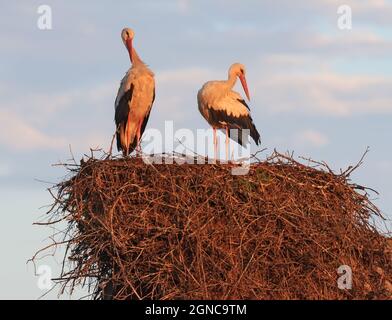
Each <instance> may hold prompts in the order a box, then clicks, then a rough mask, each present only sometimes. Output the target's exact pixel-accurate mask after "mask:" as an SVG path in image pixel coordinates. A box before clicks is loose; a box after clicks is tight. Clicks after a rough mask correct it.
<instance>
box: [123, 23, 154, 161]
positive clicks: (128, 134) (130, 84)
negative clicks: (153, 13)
mask: <svg viewBox="0 0 392 320" xmlns="http://www.w3.org/2000/svg"><path fill="white" fill-rule="evenodd" d="M121 38H122V40H123V42H124V45H125V47H126V48H127V50H128V52H129V57H130V59H131V63H132V67H131V68H130V69H129V70H128V72H127V73H126V74H125V76H124V78H123V79H122V80H121V85H120V88H119V90H118V93H117V98H116V102H115V122H116V128H117V134H116V138H117V149H118V151H121V150H122V152H123V155H124V156H127V155H129V154H130V153H131V152H132V151H133V150H134V149H135V148H137V150H138V151H140V139H141V136H142V135H143V132H144V129H145V128H146V125H147V121H148V118H149V116H150V112H151V108H152V105H153V103H154V100H155V80H154V73H153V72H152V71H151V70H150V69H149V68H148V67H147V66H146V65H145V64H144V62H143V61H142V60H141V59H140V58H139V56H138V54H137V53H136V51H135V49H134V47H133V45H132V41H133V38H134V32H133V30H131V29H129V28H125V29H124V30H122V32H121Z"/></svg>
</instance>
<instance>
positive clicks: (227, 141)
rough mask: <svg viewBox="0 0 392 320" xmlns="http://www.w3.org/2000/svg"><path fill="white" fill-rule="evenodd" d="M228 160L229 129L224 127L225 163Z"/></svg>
mask: <svg viewBox="0 0 392 320" xmlns="http://www.w3.org/2000/svg"><path fill="white" fill-rule="evenodd" d="M228 160H229V128H228V127H226V161H228Z"/></svg>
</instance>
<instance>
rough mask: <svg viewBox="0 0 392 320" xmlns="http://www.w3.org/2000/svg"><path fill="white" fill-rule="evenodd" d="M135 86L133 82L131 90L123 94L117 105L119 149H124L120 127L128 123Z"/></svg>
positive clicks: (115, 117) (116, 117)
mask: <svg viewBox="0 0 392 320" xmlns="http://www.w3.org/2000/svg"><path fill="white" fill-rule="evenodd" d="M133 88H134V85H133V84H131V87H130V88H129V90H128V91H126V92H125V93H124V94H123V96H122V97H121V98H120V101H119V103H118V105H117V106H116V110H115V115H114V121H115V123H116V128H117V134H116V140H117V150H118V151H121V150H122V147H121V139H120V132H119V127H120V125H121V124H122V123H126V122H127V121H128V114H129V111H130V110H129V107H130V104H131V100H132V95H133Z"/></svg>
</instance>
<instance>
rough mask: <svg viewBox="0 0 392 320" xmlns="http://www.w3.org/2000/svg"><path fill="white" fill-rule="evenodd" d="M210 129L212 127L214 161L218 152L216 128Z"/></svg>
mask: <svg viewBox="0 0 392 320" xmlns="http://www.w3.org/2000/svg"><path fill="white" fill-rule="evenodd" d="M212 129H213V131H214V159H215V161H216V159H217V153H218V140H217V138H216V128H215V127H213V128H212Z"/></svg>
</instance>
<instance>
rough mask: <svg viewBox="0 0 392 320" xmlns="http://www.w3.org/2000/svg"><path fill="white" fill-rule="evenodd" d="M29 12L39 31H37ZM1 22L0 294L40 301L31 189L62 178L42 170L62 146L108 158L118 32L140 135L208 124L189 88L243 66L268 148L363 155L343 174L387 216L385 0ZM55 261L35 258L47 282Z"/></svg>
mask: <svg viewBox="0 0 392 320" xmlns="http://www.w3.org/2000/svg"><path fill="white" fill-rule="evenodd" d="M42 4H46V5H49V6H50V7H51V9H52V14H53V21H52V22H53V29H52V30H40V29H39V28H38V27H37V20H38V19H39V14H38V13H37V9H38V7H39V5H42ZM342 4H348V5H349V6H350V7H351V9H352V29H351V30H341V29H339V28H338V26H337V21H338V18H339V15H338V14H337V10H338V7H339V6H340V5H342ZM0 14H1V26H2V27H1V28H0V39H1V41H0V61H1V63H0V154H1V157H0V194H1V201H0V212H1V215H2V216H1V218H2V223H1V225H0V246H1V251H2V265H1V267H0V270H1V272H0V283H1V285H0V298H32V299H35V298H38V297H39V296H40V295H41V294H42V293H43V291H41V290H40V289H39V288H38V287H37V278H35V277H34V270H33V268H32V265H26V260H27V259H28V258H30V257H31V256H32V254H33V252H34V251H35V250H36V249H38V248H40V247H42V246H43V245H44V244H45V243H47V241H45V239H46V238H47V236H48V234H49V232H50V230H43V228H42V227H41V228H40V227H33V226H32V222H34V221H36V220H38V219H39V218H40V217H41V216H42V215H43V214H44V212H45V208H41V207H42V206H45V205H47V204H49V203H50V201H51V200H50V197H49V195H48V193H47V192H46V190H45V189H46V188H47V187H48V184H46V183H44V182H41V181H48V182H56V181H59V179H61V177H63V176H64V174H65V172H64V171H63V169H61V168H58V167H53V166H52V164H54V163H57V162H59V161H65V160H67V159H69V158H70V151H69V146H70V145H71V147H72V151H73V153H74V154H75V157H76V158H77V159H79V158H80V157H81V156H82V155H83V154H84V153H89V148H90V147H94V148H95V147H102V148H104V149H106V150H107V149H108V147H109V145H110V139H111V136H112V133H113V129H114V124H113V116H114V112H113V103H114V99H115V96H116V93H117V89H118V85H119V81H120V80H121V78H122V76H123V75H124V73H125V72H126V70H127V69H128V67H129V58H128V56H127V53H126V51H125V48H124V46H123V44H122V42H121V40H120V31H121V29H122V28H123V27H125V26H129V27H132V28H133V29H134V30H135V32H136V36H135V40H134V46H135V48H136V49H137V50H138V53H139V55H140V56H141V57H142V59H143V60H144V61H145V62H146V63H148V64H149V66H150V67H151V69H152V70H153V71H154V72H155V74H156V87H157V99H156V102H155V105H154V109H153V112H152V114H151V117H150V122H149V124H148V127H149V128H155V129H158V130H163V128H164V122H165V121H166V120H171V121H174V127H175V129H181V128H189V129H191V130H193V131H196V129H199V128H208V125H207V124H206V123H205V122H204V120H203V119H202V118H201V116H200V115H199V113H198V110H197V103H196V94H197V90H198V89H199V88H200V87H201V85H202V84H203V83H204V82H205V81H207V80H212V79H224V78H225V77H226V75H227V69H228V67H229V66H230V64H231V63H233V62H237V61H239V62H242V63H243V64H245V65H246V67H247V78H248V85H249V89H250V93H251V98H252V101H251V104H250V106H251V110H252V114H253V119H254V121H255V123H256V125H257V127H258V129H259V131H260V132H261V134H262V147H263V148H268V150H267V153H268V152H271V151H272V150H273V149H274V148H276V149H277V150H279V151H282V152H285V151H294V152H295V155H297V156H300V155H302V156H305V157H312V158H314V159H317V160H325V161H327V162H328V163H329V164H330V166H331V167H333V168H335V169H336V170H339V169H340V168H346V167H347V166H349V165H351V164H354V163H356V162H357V161H358V160H359V158H360V157H361V155H362V154H363V152H364V151H365V149H366V147H367V146H369V147H370V153H369V154H368V156H367V158H366V160H365V163H364V165H363V166H362V167H361V168H360V169H359V170H358V171H357V172H356V173H355V174H354V176H353V179H355V181H356V182H357V183H359V184H364V185H367V186H370V187H372V188H374V189H376V190H378V191H379V192H380V195H379V196H375V197H374V199H375V203H376V204H377V205H378V206H379V207H380V208H381V209H382V210H383V212H384V213H385V214H388V213H390V215H389V216H390V217H392V179H391V178H392V149H391V140H392V90H391V88H392V59H391V57H392V2H391V1H387V0H364V1H361V0H345V1H340V0H317V1H315V0H298V1H291V0H290V1H289V0H270V1H267V0H264V1H261V0H257V1H256V0H254V1H252V0H248V1H234V0H225V1H223V0H215V1H205V0H198V1H191V0H189V1H187V0H178V1H175V0H173V1H158V0H157V1H152V0H151V1H149V0H147V1H116V2H115V3H113V1H99V2H98V1H91V0H88V1H83V2H81V1H75V0H71V1H54V0H52V1H49V0H45V1H35V0H29V1H27V0H26V1H22V0H21V1H14V2H5V1H2V2H1V4H0ZM237 89H238V90H239V92H241V93H242V89H240V88H239V87H238V88H237ZM255 150H256V149H255ZM59 262H60V260H59V256H58V255H57V256H56V257H54V258H52V257H48V258H46V259H44V260H43V261H40V262H39V263H42V264H47V265H49V266H51V267H52V270H53V273H54V274H53V276H56V275H57V274H56V272H58V268H59ZM79 294H82V292H80V293H79ZM49 297H52V298H53V297H56V295H55V294H53V293H52V294H50V295H49Z"/></svg>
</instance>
